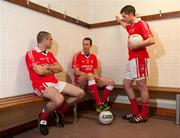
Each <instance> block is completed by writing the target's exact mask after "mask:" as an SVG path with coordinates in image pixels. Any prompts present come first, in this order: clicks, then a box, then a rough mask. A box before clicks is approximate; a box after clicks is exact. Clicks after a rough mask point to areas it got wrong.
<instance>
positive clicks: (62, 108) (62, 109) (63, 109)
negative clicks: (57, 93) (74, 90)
mask: <svg viewBox="0 0 180 138" xmlns="http://www.w3.org/2000/svg"><path fill="white" fill-rule="evenodd" d="M68 109H69V104H68V103H67V102H66V101H65V102H64V103H63V104H62V105H60V107H59V108H57V109H56V111H57V112H59V113H62V114H64V113H65V112H67V111H68Z"/></svg>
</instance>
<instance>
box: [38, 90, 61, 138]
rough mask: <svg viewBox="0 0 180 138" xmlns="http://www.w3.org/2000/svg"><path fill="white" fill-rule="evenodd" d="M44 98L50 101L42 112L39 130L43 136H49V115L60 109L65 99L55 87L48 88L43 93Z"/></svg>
mask: <svg viewBox="0 0 180 138" xmlns="http://www.w3.org/2000/svg"><path fill="white" fill-rule="evenodd" d="M42 95H43V97H44V98H47V99H49V100H50V102H48V103H47V104H46V106H45V108H44V109H43V110H42V112H41V113H40V115H39V129H40V132H41V133H42V134H43V135H47V134H48V127H47V119H48V115H49V114H50V113H51V112H53V111H54V110H55V109H56V108H57V107H59V106H60V105H61V104H62V103H63V101H64V97H63V96H62V95H61V94H60V93H59V92H58V90H57V89H56V88H54V87H47V88H46V90H45V91H44V92H43V93H42Z"/></svg>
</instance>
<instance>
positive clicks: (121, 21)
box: [116, 16, 127, 28]
mask: <svg viewBox="0 0 180 138" xmlns="http://www.w3.org/2000/svg"><path fill="white" fill-rule="evenodd" d="M116 22H117V23H118V24H121V25H122V27H124V28H126V25H127V23H126V22H125V21H123V20H122V19H121V18H120V17H119V16H116Z"/></svg>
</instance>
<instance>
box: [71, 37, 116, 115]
mask: <svg viewBox="0 0 180 138" xmlns="http://www.w3.org/2000/svg"><path fill="white" fill-rule="evenodd" d="M82 44H83V50H82V51H80V52H78V53H76V54H75V56H74V58H73V61H72V68H73V71H74V76H75V83H76V84H80V86H88V88H89V91H90V92H91V94H92V96H93V98H94V99H95V101H96V105H97V108H96V112H97V113H100V112H101V111H103V110H108V109H109V107H108V106H107V104H106V103H107V98H108V96H109V95H110V94H111V93H112V90H113V86H114V81H113V80H111V79H108V78H104V77H102V76H100V74H99V73H98V69H99V67H98V61H97V58H96V55H94V54H92V53H91V52H90V49H91V46H92V40H91V38H89V37H86V38H84V39H83V42H82ZM97 86H99V87H105V88H104V90H103V95H102V98H100V96H99V93H98V88H97Z"/></svg>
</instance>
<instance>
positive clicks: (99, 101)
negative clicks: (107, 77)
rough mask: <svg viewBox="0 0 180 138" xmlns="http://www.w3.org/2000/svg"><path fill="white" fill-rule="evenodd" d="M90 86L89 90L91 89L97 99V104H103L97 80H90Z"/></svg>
mask: <svg viewBox="0 0 180 138" xmlns="http://www.w3.org/2000/svg"><path fill="white" fill-rule="evenodd" d="M88 87H89V90H90V92H91V94H92V96H93V98H94V99H95V101H96V105H100V104H101V99H100V97H99V93H98V89H97V85H96V82H95V80H89V81H88Z"/></svg>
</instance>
